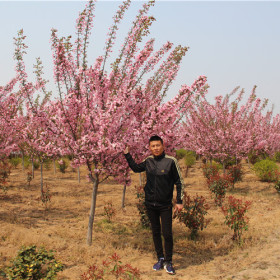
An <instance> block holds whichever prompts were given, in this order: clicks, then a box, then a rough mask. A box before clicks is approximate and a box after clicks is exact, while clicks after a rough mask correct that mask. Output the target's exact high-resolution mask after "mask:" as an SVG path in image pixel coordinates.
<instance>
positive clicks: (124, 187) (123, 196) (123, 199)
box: [122, 184, 126, 208]
mask: <svg viewBox="0 0 280 280" xmlns="http://www.w3.org/2000/svg"><path fill="white" fill-rule="evenodd" d="M125 192H126V184H125V185H124V186H123V195H122V208H124V206H125V205H124V202H125Z"/></svg>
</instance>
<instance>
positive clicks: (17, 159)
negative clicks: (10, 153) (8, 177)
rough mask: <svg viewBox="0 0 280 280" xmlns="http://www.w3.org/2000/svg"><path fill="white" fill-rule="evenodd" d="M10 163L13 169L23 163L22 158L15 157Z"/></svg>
mask: <svg viewBox="0 0 280 280" xmlns="http://www.w3.org/2000/svg"><path fill="white" fill-rule="evenodd" d="M9 162H10V164H11V166H12V167H13V168H17V167H18V165H19V164H20V163H21V158H19V157H13V158H10V159H9Z"/></svg>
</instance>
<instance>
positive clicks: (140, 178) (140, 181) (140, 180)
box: [139, 173, 142, 186]
mask: <svg viewBox="0 0 280 280" xmlns="http://www.w3.org/2000/svg"><path fill="white" fill-rule="evenodd" d="M139 184H140V186H142V177H141V173H139Z"/></svg>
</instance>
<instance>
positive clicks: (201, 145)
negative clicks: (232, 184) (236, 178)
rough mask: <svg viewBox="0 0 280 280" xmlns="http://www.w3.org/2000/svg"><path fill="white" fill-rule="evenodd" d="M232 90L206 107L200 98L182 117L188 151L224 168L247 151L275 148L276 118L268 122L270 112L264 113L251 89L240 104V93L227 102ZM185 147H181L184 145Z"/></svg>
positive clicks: (241, 95)
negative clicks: (249, 93)
mask: <svg viewBox="0 0 280 280" xmlns="http://www.w3.org/2000/svg"><path fill="white" fill-rule="evenodd" d="M237 90H238V88H236V89H235V90H234V91H233V92H232V93H231V94H229V95H226V96H225V97H222V96H217V97H216V98H215V104H210V102H209V101H208V100H207V99H206V97H205V96H204V95H201V97H200V98H199V99H197V102H196V103H195V104H194V106H193V107H191V108H190V109H189V111H188V113H187V115H186V119H185V124H184V131H185V135H186V145H187V148H188V149H191V150H194V151H196V153H198V154H201V155H203V156H204V157H206V158H208V159H210V160H211V159H219V160H220V161H221V162H222V163H223V165H224V167H225V164H226V162H227V161H229V160H232V159H233V158H235V159H241V158H245V157H247V156H248V154H249V152H250V151H252V150H254V151H259V152H260V151H262V150H265V151H266V152H267V153H271V152H273V151H275V149H277V147H276V146H277V145H276V144H273V142H275V140H276V139H279V138H277V137H279V129H278V131H277V126H278V123H279V121H278V120H279V116H277V117H276V118H274V120H273V119H272V111H267V112H264V109H265V107H266V105H267V100H264V101H263V102H262V101H261V100H260V99H259V98H257V97H256V94H255V87H254V89H253V91H252V93H251V95H250V96H249V98H248V99H247V101H246V102H244V104H243V105H242V101H243V94H244V91H243V90H241V91H240V93H239V94H238V96H237V97H236V98H235V99H234V100H233V101H231V100H230V98H231V96H232V95H234V94H235V93H236V92H237ZM186 145H185V146H186Z"/></svg>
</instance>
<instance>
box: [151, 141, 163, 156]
mask: <svg viewBox="0 0 280 280" xmlns="http://www.w3.org/2000/svg"><path fill="white" fill-rule="evenodd" d="M150 151H151V153H152V155H153V156H160V155H161V154H162V153H163V151H164V146H163V144H162V143H161V141H151V142H150Z"/></svg>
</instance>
